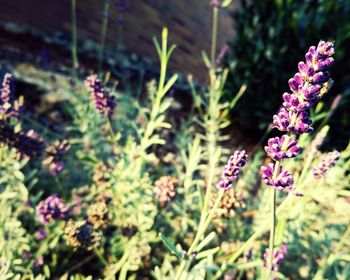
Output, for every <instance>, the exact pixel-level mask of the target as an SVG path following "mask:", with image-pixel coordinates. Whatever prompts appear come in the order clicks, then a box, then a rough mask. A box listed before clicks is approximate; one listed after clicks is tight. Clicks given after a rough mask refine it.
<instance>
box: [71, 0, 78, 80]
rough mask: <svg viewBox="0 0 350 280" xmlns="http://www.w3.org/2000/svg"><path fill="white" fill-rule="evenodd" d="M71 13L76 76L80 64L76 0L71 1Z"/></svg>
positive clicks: (73, 64)
mask: <svg viewBox="0 0 350 280" xmlns="http://www.w3.org/2000/svg"><path fill="white" fill-rule="evenodd" d="M71 14H72V45H71V55H72V68H73V69H72V73H73V75H74V76H76V75H77V68H78V65H79V62H78V54H77V12H76V0H72V1H71Z"/></svg>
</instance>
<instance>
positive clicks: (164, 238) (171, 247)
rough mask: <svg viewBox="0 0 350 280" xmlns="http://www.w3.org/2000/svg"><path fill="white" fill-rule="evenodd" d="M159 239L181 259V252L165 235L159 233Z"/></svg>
mask: <svg viewBox="0 0 350 280" xmlns="http://www.w3.org/2000/svg"><path fill="white" fill-rule="evenodd" d="M159 237H160V238H161V239H162V241H163V243H164V245H165V246H166V247H167V248H168V249H169V250H170V251H171V252H173V253H174V254H175V255H176V256H177V257H179V258H181V252H179V250H178V249H177V248H176V246H175V244H174V243H173V242H171V241H170V240H169V239H168V238H167V237H166V236H165V235H164V234H163V233H161V232H160V233H159Z"/></svg>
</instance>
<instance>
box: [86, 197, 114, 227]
mask: <svg viewBox="0 0 350 280" xmlns="http://www.w3.org/2000/svg"><path fill="white" fill-rule="evenodd" d="M87 219H88V221H89V222H90V223H91V224H92V225H93V227H94V228H95V229H98V228H100V227H103V226H106V225H107V224H108V221H109V218H108V206H107V204H106V203H105V202H104V201H99V202H96V203H94V204H92V205H90V206H89V208H88V218H87Z"/></svg>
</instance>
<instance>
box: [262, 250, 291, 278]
mask: <svg viewBox="0 0 350 280" xmlns="http://www.w3.org/2000/svg"><path fill="white" fill-rule="evenodd" d="M286 255H287V244H284V243H283V244H282V245H281V247H280V248H279V249H277V248H274V249H273V256H272V257H273V260H272V266H270V265H269V262H270V250H269V248H266V250H265V252H264V256H263V258H264V262H263V265H264V267H266V268H267V269H269V270H271V271H278V268H279V265H280V264H281V263H282V261H283V260H284V258H285V256H286Z"/></svg>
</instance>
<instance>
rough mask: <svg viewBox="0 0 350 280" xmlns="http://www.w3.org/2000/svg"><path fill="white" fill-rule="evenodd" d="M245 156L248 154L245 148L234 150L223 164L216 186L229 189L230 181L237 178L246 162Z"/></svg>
mask: <svg viewBox="0 0 350 280" xmlns="http://www.w3.org/2000/svg"><path fill="white" fill-rule="evenodd" d="M247 158H248V155H247V153H246V152H245V150H242V151H235V152H234V154H233V155H232V156H230V158H229V160H228V162H227V164H226V165H225V166H224V170H223V172H222V175H221V179H220V181H219V183H218V184H217V188H219V189H225V190H228V189H230V188H231V187H232V183H233V182H234V181H236V180H237V178H238V175H239V173H240V171H241V169H242V167H243V166H244V165H245V164H246V161H247Z"/></svg>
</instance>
